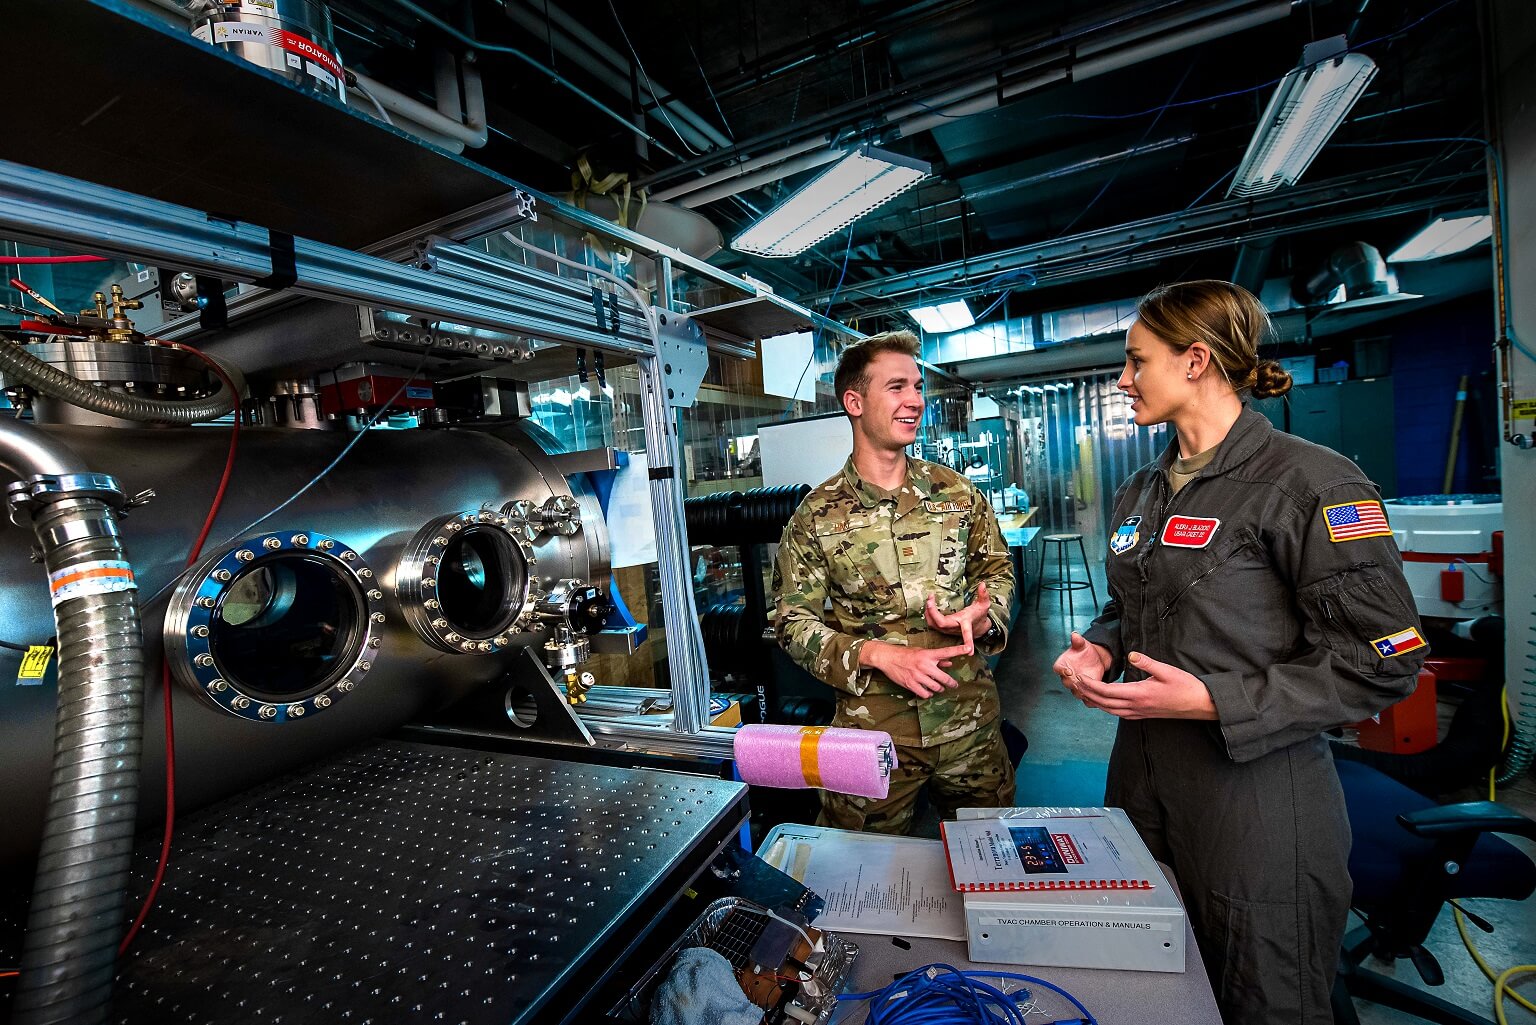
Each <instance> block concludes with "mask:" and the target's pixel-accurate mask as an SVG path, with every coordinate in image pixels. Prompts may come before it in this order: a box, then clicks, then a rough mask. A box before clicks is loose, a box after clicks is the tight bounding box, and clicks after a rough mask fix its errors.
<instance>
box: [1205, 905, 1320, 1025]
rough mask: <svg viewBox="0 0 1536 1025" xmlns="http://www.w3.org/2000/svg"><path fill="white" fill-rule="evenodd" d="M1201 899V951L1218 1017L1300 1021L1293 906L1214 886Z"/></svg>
mask: <svg viewBox="0 0 1536 1025" xmlns="http://www.w3.org/2000/svg"><path fill="white" fill-rule="evenodd" d="M1203 903H1204V907H1203V908H1202V911H1203V914H1202V916H1201V917H1202V918H1203V919H1204V920H1205V921H1204V926H1205V928H1204V929H1202V930H1200V931H1201V933H1202V934H1203V935H1202V937H1201V938H1202V940H1203V947H1204V950H1203V952H1204V953H1206V955H1207V957H1206V964H1207V967H1208V968H1209V969H1210V970H1211V974H1212V978H1211V983H1212V985H1213V986H1214V988H1215V990H1216V1000H1217V1003H1218V1004H1220V1005H1221V1011H1222V1017H1223V1018H1225V1019H1226V1020H1228V1021H1257V1020H1260V1019H1264V1020H1269V1021H1300V1020H1302V1017H1301V1000H1300V994H1299V993H1298V992H1297V991H1296V985H1295V980H1296V978H1297V977H1298V976H1299V975H1301V974H1302V969H1303V968H1304V967H1305V966H1306V963H1307V962H1306V958H1305V956H1304V954H1303V951H1302V949H1301V935H1300V930H1299V929H1298V927H1297V922H1298V920H1299V918H1300V914H1299V910H1300V909H1299V908H1298V907H1297V905H1296V904H1293V903H1288V902H1284V901H1257V900H1243V899H1241V898H1238V897H1229V896H1227V895H1226V894H1224V893H1218V892H1216V891H1215V890H1211V891H1209V892H1208V893H1207V895H1206V900H1205V901H1204V902H1203ZM1211 954H1215V955H1216V957H1215V958H1212V957H1211V956H1210V955H1211ZM1213 961H1215V962H1216V963H1214V964H1212V962H1213Z"/></svg>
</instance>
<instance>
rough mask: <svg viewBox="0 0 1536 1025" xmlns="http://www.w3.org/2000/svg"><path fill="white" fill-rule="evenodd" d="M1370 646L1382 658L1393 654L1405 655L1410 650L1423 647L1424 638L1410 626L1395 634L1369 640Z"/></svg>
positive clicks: (1390, 656)
mask: <svg viewBox="0 0 1536 1025" xmlns="http://www.w3.org/2000/svg"><path fill="white" fill-rule="evenodd" d="M1371 647H1373V648H1375V649H1376V654H1378V655H1380V656H1381V657H1382V658H1392V657H1393V656H1395V655H1406V654H1407V653H1408V652H1410V651H1418V650H1419V649H1420V648H1422V647H1424V638H1423V637H1421V636H1419V632H1418V631H1417V630H1415V629H1414V628H1413V627H1411V626H1410V627H1409V628H1408V629H1406V630H1399V631H1398V632H1397V633H1395V634H1388V635H1387V636H1385V637H1378V638H1376V639H1375V640H1374V641H1372V642H1371Z"/></svg>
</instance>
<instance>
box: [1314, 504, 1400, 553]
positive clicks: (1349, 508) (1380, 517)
mask: <svg viewBox="0 0 1536 1025" xmlns="http://www.w3.org/2000/svg"><path fill="white" fill-rule="evenodd" d="M1323 522H1324V523H1326V524H1328V540H1330V541H1332V542H1334V543H1335V544H1337V543H1338V542H1340V541H1358V540H1360V539H1361V538H1362V537H1386V536H1389V535H1390V534H1391V533H1392V528H1391V527H1389V526H1388V525H1387V514H1386V513H1385V512H1383V511H1382V508H1381V503H1380V502H1345V503H1344V504H1343V505H1330V506H1327V507H1326V508H1324V509H1323Z"/></svg>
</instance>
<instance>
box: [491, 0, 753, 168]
mask: <svg viewBox="0 0 1536 1025" xmlns="http://www.w3.org/2000/svg"><path fill="white" fill-rule="evenodd" d="M502 7H503V8H504V9H505V10H506V12H507V14H508V16H509V17H511V18H512V19H513V20H514V21H516V22H517V23H518V24H519V25H522V26H523V27H524V28H526V29H528V30H529V31H532V32H535V33H538V34H540V35H541V36H542V37H543V39H542V41H544V42H547V43H549V45H551V46H554V48H555V49H556V50H557V51H559V52H560V53H562V54H564V55H565V56H566V57H569V58H570V59H571V60H574V61H576V62H577V63H579V64H581V65H582V67H583V68H585V69H586V70H587V71H589V72H591V73H592V74H593V75H595V76H596V77H597V78H598V79H600V80H601V81H603V82H604V84H606V85H608V86H609V88H611V89H614V90H615V91H617V92H618V93H619V94H620V95H621V96H626V97H627V96H629V95H630V82H631V77H630V76H632V75H637V74H638V69H636V68H635V67H633V63H634V62H633V61H632V60H631V59H630V58H629V57H626V56H624V55H623V54H621V53H619V52H618V51H617V50H615V49H614V48H613V47H611V46H609V45H608V44H607V43H606V42H604V41H603V40H602V39H601V38H600V37H599V36H597V35H595V34H594V33H593V32H591V31H590V30H589V29H588V28H587V27H586V26H585V25H583V24H582V23H581V22H579V21H577V20H576V19H575V18H573V17H571V16H570V15H569V14H567V13H565V11H563V10H561V9H560V8H558V7H556V6H555V5H554V4H552V3H546V2H545V0H539V2H538V6H537V7H536V8H532V9H530V8H528V7H525V6H523V5H522V4H520V3H519V2H518V0H503V3H502ZM540 15H547V16H548V20H547V21H546V20H545V19H544V18H543V17H540ZM594 57H595V58H596V60H593V58H594ZM638 81H639V84H640V91H641V95H642V96H643V97H646V98H648V99H649V101H650V102H651V103H654V104H655V105H656V106H658V107H663V108H665V110H666V112H667V114H670V115H671V117H673V118H675V119H676V120H677V121H678V122H681V123H680V124H677V125H676V127H677V128H680V129H681V128H686V129H688V130H689V134H690V135H691V136H692V138H691V139H689V140H688V144H689V145H690V146H693V147H695V148H696V149H704V150H712V149H719V148H720V147H722V146H729V145H730V144H731V140H730V139H729V138H728V137H727V136H726V135H725V134H724V133H722V132H721V131H720V130H719V129H718V128H716V127H715V126H714V125H712V124H710V123H709V122H708V121H707V120H705V119H704V118H703V117H702V116H700V115H699V114H698V113H697V112H695V111H694V110H693V109H692V108H691V107H689V106H688V105H687V104H686V103H684V102H683V101H681V100H679V99H678V98H677V97H676V96H674V95H672V93H670V92H668V91H667V90H666V89H663V88H662V87H661V86H659V85H657V84H656V82H655V81H654V80H653V79H652V78H651V77H650V75H648V74H638ZM659 116H661V117H662V118H663V119H664V118H665V115H659ZM679 134H683V133H681V132H680V133H679Z"/></svg>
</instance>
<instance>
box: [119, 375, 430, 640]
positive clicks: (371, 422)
mask: <svg viewBox="0 0 1536 1025" xmlns="http://www.w3.org/2000/svg"><path fill="white" fill-rule="evenodd" d="M431 356H432V353H431V352H430V351H427V352H424V353H422V355H421V359H420V361H419V362H417V364H416V366H415V367H414V368H413V369H412V370H411V375H410V376H409V377H407V378H406V379H405V381H403V382H402V383H401V385H400V387H399V388H397V389H395V393H394V394H393V395H391V396H390V397H389V399H388V400H387V401H385V403H384V404H383V405H382V406H380V407H379V410H378V412H376V413H374V415H373V416H372V417H370V418H369V419H368V420H367V421H366V422H365V423H364V424H363V427H362V429H360V430H359V431H358V432H357V435H356V436H355V437H353V439H352V440H351V441H349V442H347V444H346V446H345V447H343V448H342V450H341V451H340V452H338V453H337V454H336V458H334V459H332V460H331V461H330V462H329V463H327V464H326V465H325V468H324V469H322V470H321V471H320V472H319V473H317V474H315V475H314V476H313V477H311V478H310V479H309V482H308V483H307V484H305V485H304V486H303V487H301V488H299V490H297V491H295V492H294V493H293V494H291V495H289V496H288V497H287V498H285V499H283V501H282V502H280V503H279V504H278V505H276V506H274V507H273V508H272V509H270V510H269V511H267V512H266V513H264V514H263V515H261V516H259V517H257V518H256V519H254V520H252V521H251V522H250V523H247V524H246V525H245V526H244V527H242V528H240V529H239V530H237V531H235V532H234V533H233V534H230V535H228V536H226V537H225V538H224V539H223V540H222V541H220V542H219V544H220V545H226V544H228V543H230V542H231V541H235V540H237V539H239V538H241V537H244V536H245V535H246V534H248V533H250V532H251V531H252V530H254V529H255V528H256V527H258V526H260V525H261V524H263V523H265V522H266V521H267V520H269V519H271V518H272V517H273V516H276V515H277V514H278V513H280V512H282V511H283V510H284V509H286V508H288V506H290V505H292V504H293V503H294V502H295V501H296V500H298V498H299V497H300V496H301V495H303V494H304V493H305V492H307V491H308V490H309V489H310V488H312V487H314V486H315V485H316V484H319V483H320V481H322V480H323V479H325V476H326V474H328V473H330V472H331V471H332V470H334V469H336V467H337V466H338V465H340V464H341V461H342V460H343V459H345V458H346V457H347V453H349V452H351V451H352V449H353V447H354V446H355V445H356V444H357V443H358V442H359V441H361V440H362V439H363V436H364V435H365V434H367V433H368V431H369V430H370V429H372V428H373V427H374V426H375V425H376V424H377V423H378V422H379V421H380V420H381V419H383V417H384V415H385V414H386V413H388V412H389V408H390V407H391V406H393V405H394V404H395V400H397V399H398V398H400V396H401V395H403V394H405V389H406V388H408V387H410V386H411V385H412V384H413V383H415V381H416V378H417V376H418V375H419V374H420V373H421V370H422V368H423V367H425V366H426V364H427V360H428V359H430V358H431ZM190 568H191V567H187V568H184V569H182V570H181V572H179V573H177V574H176V575H175V576H173V577H172V578H171V579H170V580H167V581H166V582H165V584H164V585H163V586H162V587H161V588H160V589H159V590H158V591H156V592H155V593H154V594H152V595H150V597H149V600H148V601H146V602H144V603H143V605H141V606H140V607H141V608H143V609H148V608H150V607H152V606H154V605H155V604H156V603H158V602H159V601H160V600H161V599H163V598H164V597H165V596H166V595H168V594H169V593H170V592H171V589H172V588H174V587H175V586H176V585H177V584H178V583H180V582H181V578H182V577H184V576H186V575H187V570H188V569H190Z"/></svg>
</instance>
